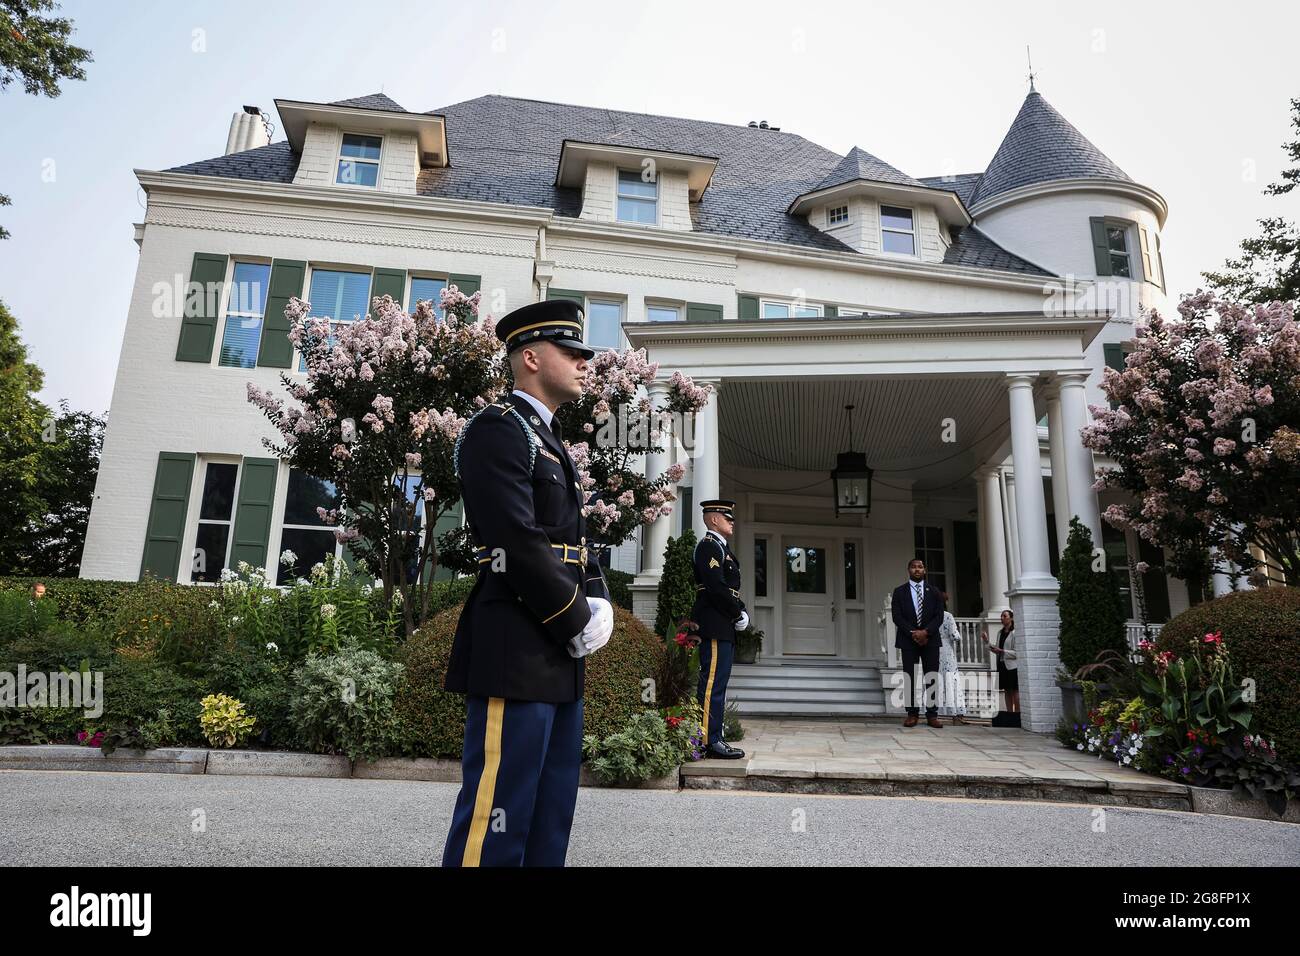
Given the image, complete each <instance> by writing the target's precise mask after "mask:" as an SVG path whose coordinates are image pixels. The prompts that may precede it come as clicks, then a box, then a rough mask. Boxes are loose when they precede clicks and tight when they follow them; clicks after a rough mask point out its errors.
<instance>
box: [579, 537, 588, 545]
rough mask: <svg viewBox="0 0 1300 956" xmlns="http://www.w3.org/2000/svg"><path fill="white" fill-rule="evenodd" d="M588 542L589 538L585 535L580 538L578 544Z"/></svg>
mask: <svg viewBox="0 0 1300 956" xmlns="http://www.w3.org/2000/svg"><path fill="white" fill-rule="evenodd" d="M586 543H587V539H586V538H585V537H583V538H579V539H578V544H586Z"/></svg>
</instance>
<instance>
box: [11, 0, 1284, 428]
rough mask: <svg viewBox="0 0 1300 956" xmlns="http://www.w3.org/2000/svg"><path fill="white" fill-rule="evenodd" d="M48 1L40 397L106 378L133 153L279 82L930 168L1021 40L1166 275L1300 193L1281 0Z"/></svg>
mask: <svg viewBox="0 0 1300 956" xmlns="http://www.w3.org/2000/svg"><path fill="white" fill-rule="evenodd" d="M62 14H63V15H65V16H69V17H71V18H72V19H73V20H74V21H75V22H76V26H77V32H76V34H75V36H74V42H76V43H78V44H79V45H81V46H85V47H89V48H90V49H91V51H92V52H93V53H94V56H95V62H94V63H92V64H91V65H90V66H89V67H88V68H87V78H86V80H85V81H84V82H81V83H75V82H69V83H65V84H64V87H63V88H64V93H63V95H62V96H60V97H59V98H58V99H55V100H48V99H45V98H36V97H32V96H28V95H26V94H24V93H23V92H22V91H21V86H20V84H18V83H14V84H11V86H10V87H9V89H8V92H6V93H5V94H3V95H2V96H0V130H2V131H3V134H2V137H0V143H3V146H4V149H2V150H0V192H5V193H8V194H9V195H10V197H11V198H12V199H13V206H12V207H10V208H0V223H3V224H4V225H5V226H6V227H7V228H8V229H9V231H10V232H11V233H13V237H12V238H11V239H9V240H7V241H5V242H0V298H3V299H4V300H5V301H6V302H7V303H8V305H9V308H10V309H11V310H12V311H13V312H14V313H15V314H16V315H17V317H18V319H19V322H20V324H21V328H22V335H23V338H24V341H26V342H27V344H28V346H29V348H30V351H31V353H32V356H33V357H34V359H35V361H36V362H37V363H38V364H39V365H40V366H41V367H42V368H43V369H44V370H45V374H46V388H45V391H44V392H43V393H42V395H41V397H42V398H43V399H44V400H45V401H47V402H51V403H53V402H54V401H56V400H57V399H59V398H67V399H68V400H69V401H70V402H71V403H72V406H73V407H74V408H82V409H87V410H94V411H104V410H105V409H107V408H108V406H109V402H110V398H111V395H112V388H113V378H114V374H115V371H116V367H117V361H118V356H119V352H120V350H121V344H122V332H123V329H124V327H125V323H126V312H127V306H128V301H129V297H130V292H131V286H132V282H133V281H134V277H135V269H136V261H137V249H136V246H135V243H134V242H132V239H131V235H132V223H134V222H138V221H140V220H141V218H142V217H143V215H144V193H143V191H142V190H140V189H139V184H138V183H137V182H136V180H135V177H134V175H133V173H132V169H135V168H139V169H165V168H167V167H169V166H176V165H180V164H182V163H187V162H193V161H195V160H199V159H206V158H209V157H212V156H217V155H220V154H221V153H222V152H223V151H224V149H225V143H226V134H227V131H228V129H229V127H230V118H231V115H232V114H233V113H235V112H236V111H238V110H239V109H240V108H241V106H242V105H243V104H246V103H247V104H252V105H257V106H261V107H262V108H263V109H265V110H267V111H272V110H273V107H274V103H273V100H274V99H276V98H277V97H279V98H285V99H301V100H312V101H320V102H326V101H330V100H337V99H344V98H346V97H351V96H361V95H363V94H366V93H373V92H377V91H379V90H380V89H381V88H382V90H383V91H384V92H385V93H387V94H388V95H389V96H391V97H393V98H394V99H395V100H397V102H399V103H401V104H402V106H404V107H405V108H406V109H408V110H415V111H425V110H430V109H434V108H436V107H440V106H445V105H448V104H451V103H456V102H460V101H462V100H467V99H472V98H474V97H476V96H481V95H483V94H485V93H500V94H503V95H507V96H520V97H529V98H533V99H542V100H554V101H558V102H562V103H578V104H583V105H589V106H604V107H609V108H611V109H622V110H632V111H639V112H647V113H659V114H663V115H668V116H682V117H690V118H694V119H703V120H712V121H717V122H727V123H736V124H744V123H747V122H748V121H749V120H752V119H753V120H762V119H765V120H767V121H768V122H769V123H771V124H772V125H774V126H779V127H781V129H782V130H784V131H788V132H794V133H798V134H800V135H802V136H804V137H805V138H807V139H809V140H812V141H813V142H816V143H819V144H821V145H822V146H825V147H827V148H828V149H832V150H834V151H836V152H838V153H840V154H843V153H845V152H847V151H848V149H849V148H850V147H852V146H855V145H856V146H860V147H862V148H863V149H866V150H867V151H869V152H871V153H874V154H875V155H877V156H879V157H881V158H882V159H884V160H886V161H888V162H890V163H892V164H893V165H894V166H897V167H898V168H900V169H902V170H903V171H904V172H906V173H909V174H911V175H912V176H928V175H939V174H942V173H945V172H959V173H960V172H971V171H978V170H982V169H984V167H985V166H986V165H987V164H988V161H989V159H990V158H991V157H992V156H993V153H994V151H995V150H996V149H997V146H998V144H999V142H1001V139H1002V136H1003V134H1004V133H1005V132H1006V130H1007V128H1008V126H1009V125H1010V124H1011V121H1012V119H1013V118H1014V117H1015V114H1016V112H1017V110H1019V108H1020V104H1021V101H1022V100H1023V99H1024V96H1025V93H1026V91H1027V89H1028V86H1027V81H1026V72H1027V70H1026V65H1025V46H1026V44H1029V45H1030V46H1031V47H1032V52H1033V63H1034V70H1035V72H1036V74H1037V86H1038V90H1039V92H1041V93H1042V94H1043V95H1044V96H1045V97H1046V98H1047V100H1048V101H1049V102H1050V103H1051V104H1052V105H1053V106H1055V107H1056V108H1057V109H1058V110H1059V111H1060V112H1061V113H1062V114H1063V115H1064V116H1065V117H1066V119H1068V120H1070V122H1072V123H1073V124H1074V125H1075V126H1077V127H1078V128H1079V129H1080V130H1081V131H1082V132H1083V133H1084V134H1085V135H1086V136H1088V138H1089V139H1091V140H1092V141H1093V142H1094V143H1095V144H1096V145H1097V146H1098V147H1099V148H1100V149H1101V150H1102V152H1104V153H1106V154H1107V155H1108V156H1109V157H1110V158H1111V159H1112V160H1114V161H1115V162H1116V163H1117V164H1118V165H1119V166H1120V168H1122V169H1123V170H1124V171H1125V172H1127V173H1128V174H1129V175H1130V176H1132V177H1133V178H1134V179H1135V180H1137V181H1138V182H1140V183H1143V184H1145V185H1147V186H1150V187H1151V188H1153V189H1155V190H1156V191H1157V192H1159V193H1160V194H1161V195H1163V196H1164V197H1165V199H1166V201H1167V202H1168V203H1169V209H1170V213H1169V221H1168V223H1167V225H1166V228H1165V231H1164V233H1163V237H1164V238H1163V249H1164V259H1165V264H1166V266H1167V269H1168V274H1169V279H1170V293H1171V294H1173V293H1175V292H1185V291H1191V290H1192V289H1194V288H1195V287H1196V286H1197V285H1198V283H1199V281H1200V280H1199V273H1200V272H1201V271H1203V270H1206V269H1212V268H1217V267H1218V266H1220V265H1221V264H1222V262H1223V260H1224V259H1225V258H1226V257H1228V256H1230V255H1233V254H1235V252H1236V250H1237V246H1238V243H1239V242H1240V240H1241V239H1242V238H1244V237H1246V236H1249V235H1253V234H1254V233H1255V231H1256V227H1255V225H1254V223H1255V220H1256V219H1259V218H1261V217H1264V216H1270V215H1280V216H1286V217H1288V218H1290V219H1292V220H1293V221H1294V220H1297V219H1300V191H1297V193H1296V194H1293V195H1291V196H1288V197H1284V198H1276V197H1265V196H1263V195H1262V194H1261V190H1262V188H1263V187H1264V185H1265V184H1267V183H1268V182H1270V181H1272V180H1274V179H1275V178H1276V177H1277V174H1278V172H1279V171H1280V169H1281V168H1282V166H1283V162H1284V159H1285V156H1284V153H1283V151H1282V148H1281V146H1282V143H1283V142H1285V141H1288V140H1289V139H1291V138H1293V137H1292V136H1291V131H1290V127H1289V113H1290V107H1289V101H1290V99H1291V98H1292V97H1300V73H1298V72H1297V70H1296V67H1295V57H1294V43H1295V37H1296V36H1297V35H1300V12H1297V8H1296V7H1295V6H1294V5H1292V4H1280V3H1268V2H1246V0H1241V2H1236V3H1233V4H1222V3H1208V2H1196V3H1189V2H1182V3H1163V2H1143V3H1132V2H1124V3H1102V2H1093V3H1089V4H1082V3H1070V4H1067V3H1060V4H1056V3H1050V2H1044V0H1034V2H1016V3H1007V2H998V3H996V4H995V3H993V2H991V0H986V2H970V0H965V2H960V0H959V2H942V3H939V2H921V0H911V2H890V3H871V2H860V3H843V4H834V3H819V2H814V0H801V2H799V3H795V4H789V3H786V4H776V3H768V2H763V0H755V2H748V3H743V4H739V3H738V4H731V3H700V2H698V0H694V2H677V0H656V2H654V3H640V2H633V3H610V2H608V0H603V2H592V3H565V2H554V3H552V2H547V3H537V2H513V3H502V2H492V0H476V2H472V3H466V2H464V0H458V2H443V0H420V2H409V3H408V2H396V0H393V2H382V0H368V2H366V3H363V4H358V3H356V2H355V0H352V2H346V3H344V2H337V0H312V2H291V0H274V2H271V0H257V2H246V0H238V2H236V0H221V2H185V3H180V2H175V0H170V2H163V0H149V2H145V0H138V2H137V0H121V2H114V3H104V2H90V0H67V2H64V4H63V8H62ZM276 119H277V122H278V117H276ZM453 135H462V136H463V135H472V131H470V130H456V131H454V132H453ZM275 138H276V139H277V140H279V139H283V135H282V134H280V133H278V132H277V134H276V137H275ZM452 149H453V155H454V149H455V144H454V143H453V144H452Z"/></svg>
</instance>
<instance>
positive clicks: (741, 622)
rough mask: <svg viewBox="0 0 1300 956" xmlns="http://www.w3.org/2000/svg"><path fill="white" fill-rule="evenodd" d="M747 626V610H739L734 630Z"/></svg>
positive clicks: (741, 629) (740, 629)
mask: <svg viewBox="0 0 1300 956" xmlns="http://www.w3.org/2000/svg"><path fill="white" fill-rule="evenodd" d="M747 627H749V612H748V611H741V612H740V620H739V621H737V622H736V630H738V631H743V630H744V629H745V628H747Z"/></svg>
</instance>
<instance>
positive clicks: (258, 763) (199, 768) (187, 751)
mask: <svg viewBox="0 0 1300 956" xmlns="http://www.w3.org/2000/svg"><path fill="white" fill-rule="evenodd" d="M0 770H90V771H109V772H115V773H190V774H198V773H208V774H217V775H233V774H238V775H246V776H276V777H335V778H357V779H362V780H421V781H430V782H435V783H460V779H461V775H460V761H459V760H443V759H436V758H429V757H414V758H411V757H382V758H380V759H378V760H358V761H356V762H355V763H353V762H352V761H350V760H349V759H348V758H347V757H344V756H331V755H328V754H309V753H300V752H298V751H288V750H208V749H203V748H198V747H195V748H188V747H159V748H157V749H155V750H128V749H124V748H121V749H118V750H115V751H113V752H112V753H111V754H106V753H104V752H103V751H101V750H99V749H98V748H95V747H82V746H79V745H77V744H25V745H8V746H0ZM578 784H579V786H583V787H603V786H604V784H601V783H600V782H598V781H597V780H596V777H595V776H594V775H593V774H592V773H591V771H589V770H588V769H587V768H586V766H583V767H582V769H581V771H580V773H579V777H578ZM680 788H681V781H680V774H677V773H670V774H667V775H665V776H663V777H656V778H654V779H651V780H646V781H644V782H643V783H641V784H638V785H637V786H636V787H634V788H631V789H640V790H678V789H680Z"/></svg>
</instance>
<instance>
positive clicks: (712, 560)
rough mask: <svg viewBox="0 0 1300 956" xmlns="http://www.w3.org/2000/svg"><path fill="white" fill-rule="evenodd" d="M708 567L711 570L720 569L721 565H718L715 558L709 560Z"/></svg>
mask: <svg viewBox="0 0 1300 956" xmlns="http://www.w3.org/2000/svg"><path fill="white" fill-rule="evenodd" d="M709 567H711V568H720V567H722V565H720V564H718V559H717V558H709Z"/></svg>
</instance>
